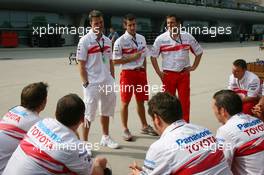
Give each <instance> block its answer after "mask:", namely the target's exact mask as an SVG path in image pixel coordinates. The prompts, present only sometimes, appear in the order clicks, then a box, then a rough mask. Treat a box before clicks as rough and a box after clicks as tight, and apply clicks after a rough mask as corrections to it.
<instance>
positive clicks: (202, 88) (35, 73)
mask: <svg viewBox="0 0 264 175" xmlns="http://www.w3.org/2000/svg"><path fill="white" fill-rule="evenodd" d="M202 45H203V47H204V48H205V50H204V55H203V57H202V60H201V64H200V66H199V67H198V69H197V70H196V71H194V72H192V73H191V122H193V123H195V124H198V125H203V126H205V127H208V128H209V129H211V130H212V131H213V132H215V131H216V129H217V128H218V127H219V126H220V125H219V124H218V122H217V120H216V119H215V117H214V115H213V113H212V110H211V98H212V95H213V93H214V92H216V91H217V90H220V89H223V88H226V86H227V80H228V76H229V74H230V73H231V67H232V62H233V61H234V60H235V59H238V58H243V59H245V60H246V61H255V60H256V59H257V58H262V59H263V58H264V52H261V51H259V49H258V42H247V43H243V44H239V43H238V42H232V43H204V44H202ZM74 50H75V47H62V48H14V49H12V48H8V49H6V48H0V114H4V113H5V112H6V111H7V110H8V109H9V108H11V107H12V106H14V105H18V104H19V99H20V92H21V90H22V88H23V87H24V86H26V85H27V84H29V83H32V82H38V81H44V82H47V83H48V84H49V93H48V103H47V106H46V109H45V110H44V111H43V112H42V113H41V116H42V118H45V117H54V111H55V107H56V102H57V100H58V99H59V98H60V97H62V96H64V95H66V94H68V93H77V94H78V95H79V96H81V97H82V88H81V81H80V77H79V72H78V68H77V66H76V65H75V64H73V65H69V62H68V58H67V57H68V55H69V53H70V52H71V51H74ZM191 60H192V61H193V56H191ZM147 65H148V81H149V84H150V85H161V81H160V80H159V78H158V76H157V75H156V74H155V73H154V70H153V68H152V66H151V63H150V60H148V64H147ZM119 73H120V68H119V67H116V75H117V76H116V82H117V83H118V82H119ZM146 108H147V105H146ZM147 119H148V121H149V123H150V124H152V123H151V119H150V117H149V116H147ZM110 125H111V127H110V133H111V136H112V137H113V138H114V139H115V140H117V141H118V142H119V143H120V145H121V146H122V148H121V149H118V150H111V149H108V148H100V150H99V151H95V152H94V153H95V154H96V155H100V156H106V157H107V158H108V160H109V166H110V167H111V168H112V170H113V174H114V175H126V174H128V173H129V168H128V165H129V163H132V162H133V161H134V160H136V161H137V162H138V163H139V164H140V165H142V163H143V160H144V157H145V153H146V151H147V150H148V147H149V145H150V144H151V143H153V142H154V141H155V140H156V139H158V137H151V136H146V135H142V134H140V128H141V126H140V122H139V117H138V116H137V112H136V105H135V99H134V98H133V99H132V101H131V104H130V106H129V128H130V130H131V132H132V133H133V134H134V135H135V136H136V140H135V141H134V142H125V141H123V140H122V136H121V133H122V128H121V121H120V96H119V93H117V106H116V110H115V117H114V118H113V119H112V120H111V122H110ZM100 137H101V126H100V124H99V118H97V119H96V121H95V122H94V123H92V128H91V132H90V142H92V143H94V144H95V143H96V142H99V140H100Z"/></svg>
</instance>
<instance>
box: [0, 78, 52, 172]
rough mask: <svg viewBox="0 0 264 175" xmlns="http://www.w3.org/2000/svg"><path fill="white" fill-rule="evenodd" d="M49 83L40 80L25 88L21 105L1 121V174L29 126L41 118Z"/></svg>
mask: <svg viewBox="0 0 264 175" xmlns="http://www.w3.org/2000/svg"><path fill="white" fill-rule="evenodd" d="M47 88H48V85H47V84H45V83H43V82H39V83H32V84H29V85H27V86H26V87H24V88H23V90H22V92H21V99H20V105H19V106H16V107H13V108H11V109H10V110H9V111H8V112H7V113H6V114H5V115H4V116H3V118H2V119H1V121H0V174H2V172H3V170H4V168H5V166H6V164H7V162H8V160H9V158H10V157H11V155H12V154H13V152H14V151H15V150H16V148H17V146H18V144H19V142H20V141H21V140H22V139H23V138H24V136H25V135H26V133H27V131H28V130H29V128H30V127H31V126H32V125H34V124H35V123H36V122H38V121H39V120H40V118H39V113H40V112H41V111H42V110H44V108H45V106H46V102H47V94H48V91H47Z"/></svg>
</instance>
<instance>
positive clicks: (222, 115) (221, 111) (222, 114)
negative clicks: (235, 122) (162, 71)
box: [219, 108, 229, 119]
mask: <svg viewBox="0 0 264 175" xmlns="http://www.w3.org/2000/svg"><path fill="white" fill-rule="evenodd" d="M219 113H220V115H221V117H223V118H224V119H227V118H228V116H229V114H228V112H227V111H226V109H224V108H220V110H219Z"/></svg>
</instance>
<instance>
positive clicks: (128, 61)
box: [113, 14, 157, 141]
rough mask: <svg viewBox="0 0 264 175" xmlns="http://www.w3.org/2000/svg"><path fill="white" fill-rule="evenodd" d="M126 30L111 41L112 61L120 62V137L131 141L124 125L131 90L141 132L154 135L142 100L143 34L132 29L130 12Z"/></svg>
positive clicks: (144, 88)
mask: <svg viewBox="0 0 264 175" xmlns="http://www.w3.org/2000/svg"><path fill="white" fill-rule="evenodd" d="M123 25H124V27H125V28H126V32H125V33H124V34H123V35H122V36H120V38H118V39H117V40H116V42H115V44H114V51H113V62H114V64H116V65H121V68H122V71H121V73H120V95H121V101H122V103H121V121H122V126H123V130H124V132H123V138H124V140H126V141H131V140H132V138H133V136H132V134H131V133H130V130H129V129H128V125H127V123H128V106H129V103H130V100H131V98H132V96H133V93H134V94H135V97H136V102H137V112H138V115H139V118H140V122H141V125H142V127H141V128H142V129H141V133H142V134H149V135H154V136H155V135H157V134H156V133H155V131H154V130H153V129H152V127H151V126H149V125H148V123H147V120H146V115H145V106H144V102H145V101H147V100H148V81H147V73H146V69H147V65H146V56H147V45H146V40H145V37H144V36H142V35H140V34H138V33H136V28H137V23H136V17H135V16H134V15H133V14H127V15H126V16H125V17H124V23H123Z"/></svg>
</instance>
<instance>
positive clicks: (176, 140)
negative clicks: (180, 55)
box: [130, 93, 232, 175]
mask: <svg viewBox="0 0 264 175" xmlns="http://www.w3.org/2000/svg"><path fill="white" fill-rule="evenodd" d="M148 112H149V114H150V116H151V117H152V119H153V123H154V126H155V128H156V130H157V132H158V133H159V134H160V135H161V136H160V139H159V140H157V141H156V142H154V143H153V144H152V145H151V146H150V148H149V150H148V152H147V155H146V159H145V161H144V166H143V167H142V168H140V167H138V166H137V165H136V163H134V164H133V165H130V168H131V169H132V174H133V175H161V174H162V175H168V174H171V175H174V174H175V175H187V174H203V175H217V174H218V175H223V174H225V175H229V174H232V173H231V171H230V169H229V167H228V165H227V162H226V160H225V158H224V154H223V151H222V150H220V149H218V144H217V143H216V139H215V137H214V136H213V134H212V132H211V131H210V130H208V129H207V128H204V127H201V126H197V125H193V124H189V123H186V122H185V121H184V120H182V111H181V104H180V102H179V100H178V99H177V98H176V97H175V96H172V95H170V94H168V93H158V94H157V95H155V96H153V97H152V99H151V100H150V101H149V109H148Z"/></svg>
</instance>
